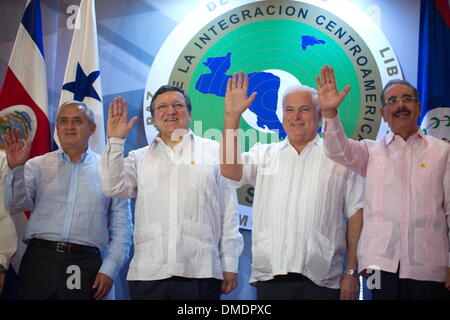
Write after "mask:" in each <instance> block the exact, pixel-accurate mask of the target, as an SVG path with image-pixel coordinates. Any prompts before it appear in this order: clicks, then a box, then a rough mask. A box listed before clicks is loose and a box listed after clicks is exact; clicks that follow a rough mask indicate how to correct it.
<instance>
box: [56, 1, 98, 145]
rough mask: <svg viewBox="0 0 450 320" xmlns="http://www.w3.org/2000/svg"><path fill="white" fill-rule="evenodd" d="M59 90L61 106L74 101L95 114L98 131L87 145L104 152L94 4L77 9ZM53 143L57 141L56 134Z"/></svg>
mask: <svg viewBox="0 0 450 320" xmlns="http://www.w3.org/2000/svg"><path fill="white" fill-rule="evenodd" d="M62 89H63V90H62V92H61V98H60V100H59V105H60V106H61V105H62V104H63V103H64V102H66V101H69V100H77V101H82V102H84V103H86V104H87V106H88V107H89V108H90V109H91V110H92V111H93V112H94V114H95V122H96V124H97V129H96V131H95V134H94V135H93V136H92V137H91V139H90V141H89V145H90V148H91V149H92V151H94V152H96V153H99V154H102V153H103V150H104V148H105V128H104V123H103V103H102V87H101V82H100V70H99V64H98V44H97V25H96V21H95V1H94V0H82V1H81V4H80V8H79V9H78V14H77V19H76V22H75V31H74V33H73V38H72V44H71V46H70V52H69V57H68V59H67V65H66V73H65V75H64V85H63V87H62ZM55 141H58V140H57V137H56V132H55ZM58 144H59V143H58Z"/></svg>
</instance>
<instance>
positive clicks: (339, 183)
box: [0, 66, 450, 299]
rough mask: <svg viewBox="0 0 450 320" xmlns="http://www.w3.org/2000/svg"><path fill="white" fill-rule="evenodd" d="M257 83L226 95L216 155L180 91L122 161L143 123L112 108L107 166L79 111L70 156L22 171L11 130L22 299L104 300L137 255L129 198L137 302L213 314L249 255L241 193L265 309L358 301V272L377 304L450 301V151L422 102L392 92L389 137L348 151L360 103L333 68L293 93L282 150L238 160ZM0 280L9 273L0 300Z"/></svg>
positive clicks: (69, 137)
mask: <svg viewBox="0 0 450 320" xmlns="http://www.w3.org/2000/svg"><path fill="white" fill-rule="evenodd" d="M248 81H249V79H248V77H247V76H244V75H243V74H242V72H241V73H240V74H239V75H237V74H234V75H233V77H232V78H230V79H229V80H228V85H227V93H226V96H225V121H224V128H223V130H224V131H223V139H222V145H221V147H220V146H219V144H218V143H217V142H214V141H211V140H207V139H203V138H200V137H197V136H195V135H194V134H193V133H192V132H191V131H190V130H189V125H190V122H191V111H192V106H191V103H190V100H189V98H188V96H187V95H186V94H185V93H184V91H183V90H181V89H179V88H177V87H173V86H163V87H161V88H160V89H159V90H158V91H157V92H156V93H155V95H154V97H153V99H152V103H151V113H152V117H153V123H154V125H155V126H156V127H157V129H158V131H159V134H158V136H157V137H156V138H155V139H154V140H153V141H152V142H151V143H150V145H149V146H147V147H144V148H141V149H138V150H135V151H131V152H130V153H129V155H128V157H126V158H123V145H124V139H125V137H126V136H127V135H128V133H129V132H130V130H131V128H132V126H133V124H134V123H135V121H136V118H132V119H131V120H130V121H128V120H127V104H126V101H124V100H123V99H122V98H120V97H118V98H116V99H114V102H113V103H111V104H110V107H109V115H108V129H107V131H108V138H109V142H108V145H107V147H106V150H105V153H104V154H103V156H102V157H101V159H99V158H100V157H99V155H96V154H94V153H92V152H91V151H90V150H89V146H88V140H89V137H90V135H91V134H92V133H93V132H94V131H95V123H94V122H93V116H92V113H91V111H90V110H89V108H88V107H87V106H86V105H84V104H83V103H81V102H77V101H71V102H69V103H66V104H64V105H63V106H61V108H60V111H59V113H58V119H57V132H58V137H59V140H60V142H61V145H62V148H61V150H58V151H55V152H50V153H48V154H46V155H44V156H42V157H36V158H34V159H31V160H29V161H26V159H27V158H28V155H29V151H30V147H29V145H24V143H23V142H22V140H21V139H20V137H19V132H18V130H17V129H11V130H10V131H9V132H8V134H7V135H6V136H5V137H4V142H5V147H6V158H7V162H8V167H9V169H7V170H6V171H7V172H6V176H5V178H4V186H5V202H6V204H7V206H8V207H9V209H10V210H11V212H18V211H25V210H29V211H32V214H31V218H30V221H29V224H28V227H27V231H26V234H25V239H24V240H25V241H26V242H28V249H27V251H26V253H25V256H24V258H23V260H22V265H21V270H20V275H19V276H20V281H21V282H20V291H19V295H20V297H21V298H24V299H45V298H47V299H58V298H61V299H89V298H95V299H101V298H103V297H104V296H105V295H106V294H107V293H108V291H109V290H110V288H111V285H112V282H113V279H114V278H115V276H116V275H117V273H118V270H119V269H120V268H121V266H122V265H123V264H124V262H125V261H126V259H127V257H128V252H129V248H130V237H131V232H132V222H131V219H130V216H129V213H128V208H127V202H126V200H124V199H126V198H136V210H135V226H136V229H135V231H134V237H133V238H134V245H135V250H134V256H133V259H132V261H131V265H130V270H129V273H128V280H129V281H130V293H131V297H132V298H133V299H218V298H219V297H220V294H221V293H228V292H230V291H232V290H233V289H234V288H235V287H236V285H237V269H238V261H239V255H240V253H241V252H242V246H243V241H242V236H241V235H240V233H239V230H238V229H239V225H238V215H237V210H236V205H237V200H236V193H235V188H236V187H238V186H239V185H243V184H253V185H255V200H254V208H253V211H254V213H253V241H252V242H253V243H252V253H253V265H252V275H251V280H250V281H251V282H252V283H253V282H254V283H255V285H256V288H257V294H258V298H260V299H339V298H340V299H356V298H357V294H358V290H359V281H358V271H359V272H370V271H371V269H376V270H375V272H380V276H381V284H380V287H381V289H379V288H377V289H376V290H373V291H372V292H373V296H374V298H375V299H416V298H419V299H420V298H422V299H432V298H438V299H448V298H449V294H450V293H449V290H450V260H449V238H450V236H449V229H450V200H449V199H450V147H449V145H448V144H446V143H444V142H441V141H439V140H437V139H434V138H432V137H429V136H424V135H423V134H422V133H421V132H420V130H419V129H418V128H417V119H418V115H419V113H420V107H421V106H420V103H419V102H418V93H417V90H416V89H415V88H414V87H412V86H411V85H410V84H409V83H408V82H406V81H393V82H390V83H388V84H387V86H386V87H385V89H384V90H383V93H382V96H381V100H382V102H383V108H382V109H381V113H382V116H383V118H384V119H385V121H386V122H387V123H388V124H389V126H390V128H391V130H392V132H391V133H389V134H387V135H385V136H384V138H383V139H382V140H380V141H369V140H363V141H353V140H350V139H347V138H346V137H345V134H344V132H343V129H342V126H341V125H340V123H339V119H338V117H337V108H338V106H339V105H340V103H341V102H342V101H343V100H344V98H345V96H346V94H347V93H348V92H349V90H350V88H349V87H346V88H345V89H344V90H343V91H342V92H341V93H339V92H338V91H337V86H336V80H335V77H334V74H333V70H332V68H331V67H328V66H325V67H324V68H322V69H321V75H320V76H319V77H318V78H317V88H318V91H315V90H314V89H311V88H309V87H305V86H299V87H294V88H290V89H288V90H287V91H286V92H285V94H284V97H283V127H284V129H285V131H286V133H287V135H288V136H287V138H286V140H285V141H282V142H279V143H274V144H265V145H262V144H256V145H255V146H254V147H253V148H252V149H251V150H250V151H249V152H246V153H243V154H242V155H241V152H240V148H239V145H238V142H237V141H238V140H237V139H238V138H237V133H236V130H237V129H238V128H239V121H240V117H241V115H242V113H243V112H244V111H245V110H246V109H247V108H248V107H249V106H250V104H251V103H252V101H253V100H254V98H255V95H256V93H252V94H251V95H250V96H248V92H247V91H248ZM322 118H323V120H324V139H323V140H322V138H320V137H319V136H318V135H317V132H318V128H319V122H320V121H321V120H322ZM220 153H222V154H221V155H220ZM222 175H223V176H222ZM361 176H363V177H365V178H366V183H365V191H364V190H363V189H364V187H363V185H364V181H363V178H362V177H361ZM227 178H228V179H231V180H234V181H235V182H234V183H233V182H232V181H230V180H228V179H227ZM363 194H364V199H363ZM109 197H111V198H123V199H122V200H121V199H111V198H109ZM363 204H364V205H363ZM363 207H364V223H363V212H362V208H363ZM360 236H361V239H360ZM109 240H110V241H109ZM108 242H109V244H108ZM106 247H108V250H107V251H105V248H106ZM12 251H13V248H10V250H9V251H8V252H9V253H8V254H9V255H11V252H12ZM101 253H103V256H104V259H103V260H102V257H101ZM3 260H5V259H3ZM4 264H5V263H2V261H0V265H4ZM74 265H75V266H78V267H79V268H81V271H82V272H81V274H82V277H81V287H82V288H81V289H80V290H78V291H73V290H68V288H67V283H66V282H67V281H66V279H67V273H68V272H67V270H68V268H69V267H71V266H74ZM2 280H3V279H2V277H1V270H0V290H1V284H2V282H3V281H2Z"/></svg>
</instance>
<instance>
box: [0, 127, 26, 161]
mask: <svg viewBox="0 0 450 320" xmlns="http://www.w3.org/2000/svg"><path fill="white" fill-rule="evenodd" d="M2 139H3V143H4V144H5V152H6V160H7V161H8V166H9V168H11V169H14V168H17V167H19V166H22V165H24V164H25V162H27V160H28V158H29V156H30V152H31V142H28V143H27V142H26V141H24V140H23V139H22V137H21V136H20V131H19V129H17V128H15V127H11V129H8V131H7V132H6V134H5V135H3V136H2Z"/></svg>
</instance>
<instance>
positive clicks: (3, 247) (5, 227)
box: [0, 152, 17, 268]
mask: <svg viewBox="0 0 450 320" xmlns="http://www.w3.org/2000/svg"><path fill="white" fill-rule="evenodd" d="M7 169H8V162H7V161H6V155H5V153H4V152H0V181H2V180H3V179H4V178H5V174H6V171H7ZM16 250H17V234H16V226H15V225H14V222H13V220H12V218H11V215H10V213H9V211H8V210H6V207H5V203H4V198H3V183H0V265H2V266H4V267H5V268H8V266H9V260H10V258H11V257H12V256H13V255H14V253H15V252H16Z"/></svg>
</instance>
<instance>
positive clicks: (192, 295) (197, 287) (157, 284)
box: [128, 277, 222, 300]
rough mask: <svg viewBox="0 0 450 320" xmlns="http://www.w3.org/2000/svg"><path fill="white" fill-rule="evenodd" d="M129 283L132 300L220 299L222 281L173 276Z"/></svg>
mask: <svg viewBox="0 0 450 320" xmlns="http://www.w3.org/2000/svg"><path fill="white" fill-rule="evenodd" d="M128 284H129V287H130V297H131V299H132V300H219V299H220V293H221V285H222V281H221V280H218V279H214V278H206V279H192V278H183V277H171V278H168V279H162V280H151V281H129V282H128Z"/></svg>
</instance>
